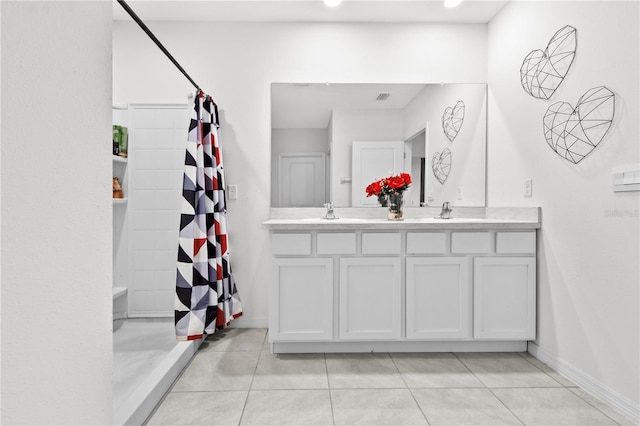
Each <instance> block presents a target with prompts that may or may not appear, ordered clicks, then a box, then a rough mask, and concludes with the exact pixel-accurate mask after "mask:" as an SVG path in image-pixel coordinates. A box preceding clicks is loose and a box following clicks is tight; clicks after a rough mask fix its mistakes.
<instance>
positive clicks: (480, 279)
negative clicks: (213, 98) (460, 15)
mask: <svg viewBox="0 0 640 426" xmlns="http://www.w3.org/2000/svg"><path fill="white" fill-rule="evenodd" d="M267 223H268V222H267ZM292 223H293V226H288V225H287V224H289V225H290V224H292ZM438 225H439V226H431V225H426V226H425V225H424V224H423V223H422V222H419V221H410V220H405V222H403V223H386V221H377V222H375V221H372V222H371V223H369V222H368V221H361V222H356V221H353V222H346V221H345V225H344V226H341V225H340V222H330V221H325V222H320V223H318V224H312V225H306V224H305V222H303V221H301V222H300V223H296V222H294V221H291V222H284V223H283V222H273V224H272V226H270V227H269V229H270V231H271V232H270V241H271V253H272V263H273V268H272V270H273V272H272V275H271V277H270V290H269V291H270V306H269V340H270V343H271V349H272V351H273V352H370V351H385V352H393V351H398V352H417V351H425V352H428V351H522V350H526V342H527V340H532V339H535V333H536V330H535V313H536V298H535V295H536V276H535V269H536V229H537V228H539V222H533V223H527V222H524V223H520V222H518V223H508V224H506V225H505V224H502V223H499V222H496V221H487V223H481V224H478V222H477V221H476V222H474V224H473V225H469V224H464V223H460V222H458V223H457V224H456V223H455V222H447V223H445V224H443V225H441V224H440V223H439V224H438Z"/></svg>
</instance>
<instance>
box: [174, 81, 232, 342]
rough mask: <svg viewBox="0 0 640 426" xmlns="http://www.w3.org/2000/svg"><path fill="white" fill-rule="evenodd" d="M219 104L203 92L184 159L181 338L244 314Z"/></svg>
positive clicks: (212, 330) (197, 336)
mask: <svg viewBox="0 0 640 426" xmlns="http://www.w3.org/2000/svg"><path fill="white" fill-rule="evenodd" d="M218 127H219V123H218V107H217V105H216V104H215V103H214V102H213V100H212V99H211V97H210V96H209V95H205V94H204V93H203V92H202V91H199V92H198V93H197V94H196V96H195V100H194V108H193V112H192V116H191V123H190V125H189V136H188V138H187V149H186V154H185V162H184V180H183V187H182V197H183V199H182V209H181V215H180V233H179V247H178V268H177V273H176V298H175V326H176V337H177V339H178V340H195V339H201V338H202V337H204V335H205V334H213V333H215V331H216V329H221V328H224V327H225V326H227V325H229V323H230V322H231V320H232V319H234V318H237V317H239V316H241V315H242V303H241V302H240V296H239V295H238V291H237V289H236V284H235V281H234V279H233V273H232V272H231V266H230V264H229V251H228V237H227V209H226V199H225V189H224V188H225V185H224V170H223V166H222V150H221V148H220V139H219V137H218Z"/></svg>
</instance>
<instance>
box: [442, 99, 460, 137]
mask: <svg viewBox="0 0 640 426" xmlns="http://www.w3.org/2000/svg"><path fill="white" fill-rule="evenodd" d="M463 121H464V102H462V101H458V102H457V103H456V104H455V106H454V107H453V108H452V107H447V108H446V109H445V110H444V114H442V129H443V130H444V134H445V135H447V139H449V141H450V142H453V140H454V139H455V138H456V136H458V132H459V131H460V129H461V128H462V122H463Z"/></svg>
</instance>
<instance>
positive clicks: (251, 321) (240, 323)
mask: <svg viewBox="0 0 640 426" xmlns="http://www.w3.org/2000/svg"><path fill="white" fill-rule="evenodd" d="M229 328H269V318H267V317H264V318H260V317H258V318H245V317H240V318H236V319H234V320H233V321H231V324H229Z"/></svg>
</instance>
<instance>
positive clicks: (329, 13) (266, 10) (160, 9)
mask: <svg viewBox="0 0 640 426" xmlns="http://www.w3.org/2000/svg"><path fill="white" fill-rule="evenodd" d="M126 2H127V4H128V5H129V6H130V7H131V9H133V11H134V12H135V13H136V14H137V15H138V16H139V17H140V19H142V20H143V21H205V22H372V23H457V24H486V23H487V22H489V21H490V20H491V19H492V18H493V17H494V16H495V15H496V14H497V13H498V12H499V11H500V10H501V9H502V8H503V7H504V5H505V4H507V3H508V1H484V0H465V1H464V2H463V3H462V4H461V5H460V6H458V7H455V8H451V9H449V8H446V7H444V5H443V1H442V0H343V3H342V4H341V5H339V6H338V7H335V8H329V7H327V6H325V5H324V3H323V2H322V0H126ZM113 19H114V20H116V21H121V20H125V21H126V20H130V19H131V18H130V17H129V15H128V14H127V13H126V12H125V11H124V9H123V8H122V7H121V6H120V5H119V4H118V3H117V2H116V1H114V2H113Z"/></svg>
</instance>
